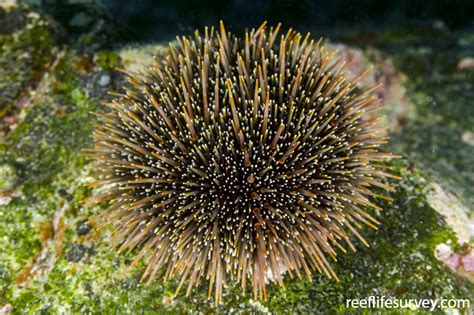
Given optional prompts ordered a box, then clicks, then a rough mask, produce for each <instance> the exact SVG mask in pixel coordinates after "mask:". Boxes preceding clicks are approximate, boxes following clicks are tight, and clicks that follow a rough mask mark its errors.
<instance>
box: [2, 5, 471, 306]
mask: <svg viewBox="0 0 474 315" xmlns="http://www.w3.org/2000/svg"><path fill="white" fill-rule="evenodd" d="M81 22H82V23H84V17H82V20H81V18H78V19H77V21H75V22H74V23H78V25H79V26H80V23H81ZM87 23H89V24H91V21H88V22H87ZM106 24H107V22H106V21H104V20H102V19H99V18H98V19H97V20H94V21H93V26H89V27H88V28H87V30H86V31H82V32H81V33H80V35H79V36H73V37H71V36H70V35H69V33H68V32H67V31H65V30H64V29H62V27H61V25H60V23H58V22H57V21H54V20H53V19H52V18H51V17H49V16H45V15H44V14H42V13H39V12H35V11H34V10H31V9H28V8H26V7H18V6H16V5H14V4H13V5H12V4H7V5H2V6H1V7H0V314H3V313H10V312H11V313H13V314H17V313H44V314H47V313H81V314H85V313H104V314H111V313H132V314H135V313H162V312H167V313H171V314H174V313H187V312H197V313H198V312H203V313H221V312H226V313H233V312H235V313H238V312H243V313H312V312H321V313H327V312H334V311H335V312H341V313H343V312H346V311H356V310H351V309H348V308H347V307H346V305H345V300H346V299H356V298H364V297H368V296H371V295H384V296H386V297H397V298H416V299H424V298H430V299H436V298H438V299H441V298H445V299H451V298H456V299H470V301H471V305H472V303H473V302H474V284H473V281H474V250H473V244H474V237H473V235H474V231H473V230H474V222H473V215H474V106H473V105H474V104H473V100H474V89H473V84H474V31H473V30H470V31H468V30H458V31H450V30H449V29H447V28H446V27H445V26H444V25H442V23H437V24H436V23H435V24H434V25H425V26H419V27H416V28H415V27H410V28H407V27H392V28H388V29H381V30H378V31H375V30H371V31H370V32H368V31H357V30H351V31H344V32H340V33H338V32H336V31H334V32H333V34H332V35H331V36H329V38H328V39H327V40H326V42H327V43H328V44H329V45H330V46H331V47H332V48H337V49H339V53H340V54H341V56H343V57H344V58H347V59H348V60H352V61H353V63H352V66H351V67H352V68H351V69H352V71H354V73H357V72H358V71H359V72H360V71H362V70H363V69H365V68H366V67H367V66H369V65H373V66H374V71H373V72H372V73H371V74H370V75H369V77H368V78H367V81H368V82H382V83H384V86H383V88H382V89H381V90H380V91H379V96H380V97H381V98H382V99H383V101H384V103H385V106H386V108H385V113H386V118H385V119H384V122H383V123H386V124H388V126H389V132H390V136H391V140H390V143H389V144H388V145H387V148H386V149H387V150H389V151H392V152H394V153H396V154H400V155H401V156H402V157H403V158H401V159H398V160H395V161H392V162H390V165H391V167H392V172H393V173H395V174H397V175H398V176H400V177H401V178H402V179H401V180H400V181H399V182H393V183H392V184H393V185H394V187H395V188H396V191H395V192H394V193H391V197H392V198H393V199H394V201H393V202H392V203H385V204H382V206H383V208H384V211H383V212H382V213H381V214H380V215H379V219H380V221H381V222H382V223H381V225H380V228H379V229H378V230H377V231H374V230H370V229H368V228H367V229H364V230H363V236H364V238H365V239H366V240H367V241H368V242H369V243H370V244H371V246H370V248H365V247H363V246H362V245H361V244H358V246H357V248H358V251H357V252H356V253H348V254H345V255H340V257H339V260H338V262H337V263H334V268H335V271H336V273H337V274H338V276H339V278H340V282H335V281H332V280H328V279H327V278H325V277H324V276H320V275H317V274H315V276H314V277H313V280H312V281H310V280H308V279H307V278H303V279H301V280H300V279H289V277H286V279H285V284H286V287H285V288H281V287H279V286H277V285H270V287H269V288H268V299H267V301H253V300H252V299H251V294H247V295H245V296H244V295H243V294H242V293H241V292H240V288H239V287H238V285H232V284H231V285H230V286H228V287H227V288H226V289H225V290H224V296H223V304H222V305H219V306H215V305H214V303H213V302H212V300H208V299H207V286H206V284H202V285H201V286H199V287H198V288H196V289H195V290H193V291H192V294H191V296H189V297H185V295H184V293H180V294H179V295H177V296H175V295H174V290H175V288H176V286H177V283H176V282H174V281H168V282H167V283H162V282H161V281H160V278H159V277H157V280H155V281H153V282H152V283H151V284H149V285H146V284H142V283H140V281H139V279H140V276H141V273H142V271H143V270H144V264H143V263H141V264H139V265H138V266H136V267H134V268H132V269H130V268H128V265H129V264H130V262H131V260H132V258H133V257H134V253H133V252H132V253H129V254H117V252H116V250H115V249H114V248H113V247H112V246H111V245H110V242H109V241H110V230H108V229H104V228H100V229H98V228H97V227H95V226H91V225H89V224H87V223H86V220H87V219H88V218H90V216H91V215H93V214H95V213H97V212H99V211H100V210H101V207H100V206H94V207H86V206H84V205H83V204H82V203H81V201H82V200H83V199H84V198H85V197H87V196H90V195H91V188H89V187H87V186H84V183H86V182H88V181H89V180H90V170H89V169H88V168H87V161H86V159H85V157H84V155H83V153H82V152H81V149H83V148H86V147H89V146H90V145H91V132H92V130H93V127H92V121H93V120H94V116H93V115H91V114H90V112H91V111H98V112H103V111H105V108H104V106H102V105H100V101H101V100H104V99H107V98H108V97H109V96H108V95H107V91H109V90H120V88H121V87H122V86H123V84H124V77H123V75H122V74H121V73H118V72H116V71H115V70H114V69H115V67H123V68H126V69H129V70H137V69H139V68H140V67H142V66H143V65H147V64H149V62H150V61H151V56H152V54H153V53H155V52H157V51H159V50H160V49H161V47H162V46H160V44H158V43H157V44H137V45H133V46H129V45H122V44H121V45H113V44H111V42H113V36H112V35H110V34H111V31H110V29H109V27H110V26H108V25H106ZM112 33H113V32H112ZM312 33H313V34H314V35H315V36H317V34H318V32H317V30H313V32H312ZM414 311H418V312H423V311H426V310H424V309H418V310H414ZM436 311H438V312H443V311H444V310H436ZM459 311H460V312H461V313H464V312H466V313H467V312H469V311H472V309H471V310H466V309H462V310H459Z"/></svg>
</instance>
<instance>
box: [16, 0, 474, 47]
mask: <svg viewBox="0 0 474 315" xmlns="http://www.w3.org/2000/svg"><path fill="white" fill-rule="evenodd" d="M25 2H26V3H29V4H32V5H34V6H37V7H39V8H40V9H41V10H42V11H43V12H46V13H48V14H50V15H52V16H53V17H54V18H55V19H56V20H57V21H60V22H61V23H62V24H63V26H65V28H66V29H68V30H69V31H72V32H75V33H77V32H80V31H81V30H82V29H84V28H87V26H88V25H93V24H94V22H96V21H95V18H97V16H101V17H102V18H104V19H106V20H113V21H114V23H115V26H116V27H115V28H114V31H115V32H116V34H115V35H119V36H117V39H119V40H121V41H126V42H130V41H132V42H144V41H145V42H146V41H164V40H169V39H171V38H173V37H174V36H175V35H176V34H182V33H188V32H191V31H193V30H194V29H196V28H197V29H200V28H202V27H203V26H205V25H216V24H217V23H218V21H219V20H224V21H225V23H226V26H227V28H229V29H231V30H232V31H234V32H239V31H243V30H244V29H245V28H248V27H255V26H258V25H259V24H260V23H261V22H262V21H264V20H267V21H268V22H269V23H270V24H276V23H278V22H282V23H283V24H284V25H285V26H289V25H291V26H292V27H294V28H296V29H297V30H298V31H301V32H304V31H306V30H308V29H311V30H314V29H315V27H319V28H320V29H321V32H322V33H326V34H327V33H331V30H334V29H338V30H340V29H351V28H358V29H368V30H371V29H377V28H384V27H391V26H393V25H408V26H409V25H413V24H416V25H420V24H429V23H443V24H444V25H446V26H447V27H448V28H450V29H457V28H465V27H474V1H473V0H451V1H449V0H433V1H422V0H399V1H388V0H361V1H349V0H329V1H327V0H326V1H311V0H300V1H288V0H273V1H265V0H231V1H223V0H187V1H185V0H173V1H169V0H155V1H153V0H142V1H130V0H101V1H93V0H27V1H25ZM81 12H83V13H84V14H83V15H82V16H79V17H78V13H81ZM81 17H82V20H81ZM91 17H94V18H91Z"/></svg>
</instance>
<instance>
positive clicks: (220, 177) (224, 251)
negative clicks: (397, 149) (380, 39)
mask: <svg viewBox="0 0 474 315" xmlns="http://www.w3.org/2000/svg"><path fill="white" fill-rule="evenodd" d="M279 28H280V26H277V27H276V28H271V29H270V30H267V29H266V26H265V24H263V25H262V26H261V27H260V28H258V29H257V30H252V31H251V32H250V33H246V34H245V38H243V39H241V38H238V37H235V36H233V35H231V34H230V33H227V32H226V31H225V30H224V26H223V25H222V24H221V27H220V31H219V32H216V31H214V29H207V28H206V29H205V32H204V36H202V35H200V34H199V33H198V32H196V34H195V35H194V37H182V38H178V39H177V41H176V42H175V43H172V44H171V45H170V48H169V50H168V51H167V52H166V53H163V54H162V55H160V56H157V57H156V60H155V62H154V64H153V66H152V67H151V68H149V69H148V71H146V72H145V73H142V74H133V75H129V82H130V87H129V89H127V90H126V92H125V93H124V94H118V95H117V97H116V98H115V100H114V101H113V102H111V103H109V104H107V105H108V106H109V107H110V108H111V111H110V112H109V113H108V114H106V115H99V117H100V119H99V123H98V124H97V127H96V131H95V133H94V141H95V147H94V148H93V149H92V150H91V157H92V158H93V159H94V160H95V161H96V163H95V170H96V173H97V177H98V179H99V180H98V181H97V182H94V183H93V185H96V186H101V187H102V188H103V190H104V191H105V192H104V193H103V194H100V195H97V196H95V197H93V198H92V201H93V202H102V201H109V202H110V206H109V208H108V209H107V211H106V212H105V213H104V214H105V217H106V218H107V219H108V220H109V221H110V222H112V223H113V224H114V226H115V230H114V231H115V239H116V240H117V241H118V243H120V244H121V247H120V250H124V249H129V250H131V249H134V248H138V249H139V254H138V256H137V258H136V259H135V260H134V262H133V263H132V265H134V264H135V263H137V262H138V261H139V260H140V259H141V258H143V257H144V256H146V257H147V262H148V267H147V269H146V270H145V272H144V275H143V277H144V278H148V279H149V280H151V279H153V278H154V277H155V275H156V273H157V272H158V271H159V270H160V269H164V270H165V278H167V277H171V276H175V275H179V276H180V277H181V281H180V284H179V287H178V290H179V289H180V288H181V286H182V285H183V284H184V282H185V281H186V280H188V293H189V291H190V290H191V288H192V287H193V286H194V285H196V283H198V282H199V281H200V280H203V278H205V279H206V280H207V281H208V282H209V295H211V293H212V291H213V289H214V290H215V301H216V303H219V302H220V301H221V299H222V288H223V285H224V284H225V283H226V281H227V280H226V279H227V278H228V277H230V278H231V279H232V278H236V279H237V280H238V281H239V282H240V283H241V285H242V287H243V289H244V290H245V285H246V281H248V280H249V281H251V282H252V285H253V292H254V296H255V297H256V298H257V297H258V298H265V295H266V294H265V283H266V282H267V280H268V279H269V278H271V279H272V280H274V281H276V282H278V283H280V284H283V281H282V275H281V273H282V272H283V271H285V270H286V271H287V272H288V273H289V274H290V275H293V274H296V275H297V276H301V273H305V274H307V275H308V276H309V277H310V276H311V270H318V271H319V272H323V273H324V274H325V275H326V276H328V277H329V278H335V279H337V276H336V274H335V273H334V271H333V269H332V268H331V265H330V264H329V262H328V258H332V259H335V258H336V251H335V248H336V247H337V248H340V250H342V251H344V248H343V247H342V244H341V243H346V244H347V246H348V247H349V248H351V249H354V246H353V244H352V243H351V235H354V236H355V237H356V238H358V239H359V240H360V241H361V242H362V243H364V244H366V242H365V241H364V239H363V238H362V237H361V235H360V234H359V233H358V232H357V229H358V228H360V227H361V223H363V224H366V225H368V226H371V227H374V228H375V227H376V225H377V224H378V222H377V221H376V220H375V219H374V218H373V217H372V216H371V215H369V214H368V213H367V212H366V211H365V210H364V209H365V208H375V209H379V208H378V207H377V206H376V205H375V204H373V203H372V202H371V201H370V200H369V198H372V197H380V196H379V195H377V194H375V193H374V192H372V189H371V188H372V187H380V188H384V189H390V187H389V186H387V185H386V184H384V183H382V182H381V181H380V179H382V178H384V177H387V176H390V175H389V174H387V173H385V172H384V171H383V165H382V164H381V163H380V161H381V160H383V159H385V158H388V157H391V155H390V154H387V153H382V152H379V149H378V148H379V146H380V145H381V144H382V143H384V142H385V140H386V139H385V136H384V130H383V129H380V128H379V127H377V125H376V123H377V117H375V116H374V115H373V112H375V111H377V110H378V109H379V107H380V106H379V104H378V102H377V100H376V98H375V97H374V96H373V95H372V94H373V93H372V92H373V91H374V90H375V88H371V89H362V88H361V87H359V86H358V84H357V81H358V79H355V80H353V81H352V82H349V81H348V80H347V79H346V77H345V74H344V72H343V68H344V66H345V65H344V63H343V62H341V61H340V60H339V59H337V58H335V54H334V53H331V52H327V51H326V50H325V49H324V47H323V46H322V44H321V40H319V41H318V42H314V41H313V40H310V38H309V34H308V35H306V36H305V37H303V36H301V35H300V34H298V33H296V32H294V31H292V30H290V31H288V32H287V33H286V34H285V35H282V36H280V37H279V36H278V33H279ZM366 245H367V244H366ZM163 267H164V268H163Z"/></svg>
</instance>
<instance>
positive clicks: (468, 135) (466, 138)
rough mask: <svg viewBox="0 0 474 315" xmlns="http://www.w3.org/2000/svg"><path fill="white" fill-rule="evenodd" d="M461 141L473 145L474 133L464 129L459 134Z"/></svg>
mask: <svg viewBox="0 0 474 315" xmlns="http://www.w3.org/2000/svg"><path fill="white" fill-rule="evenodd" d="M461 141H462V142H464V143H465V144H468V145H470V146H474V133H472V132H471V131H469V130H466V131H464V132H463V133H462V134H461Z"/></svg>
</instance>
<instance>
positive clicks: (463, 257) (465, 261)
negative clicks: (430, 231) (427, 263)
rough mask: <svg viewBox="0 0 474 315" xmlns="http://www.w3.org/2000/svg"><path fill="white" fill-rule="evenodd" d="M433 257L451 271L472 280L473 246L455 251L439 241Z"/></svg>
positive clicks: (473, 276)
mask: <svg viewBox="0 0 474 315" xmlns="http://www.w3.org/2000/svg"><path fill="white" fill-rule="evenodd" d="M435 257H436V258H437V259H439V260H440V261H442V262H443V263H444V264H445V265H446V266H448V267H449V268H450V269H451V270H452V271H454V272H456V273H457V274H459V275H460V276H462V277H465V278H467V279H468V280H469V281H471V282H474V249H473V248H468V249H461V251H460V252H457V253H455V252H454V251H453V250H452V248H451V247H450V246H449V245H447V244H444V243H441V244H439V245H438V246H437V247H436V250H435Z"/></svg>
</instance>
